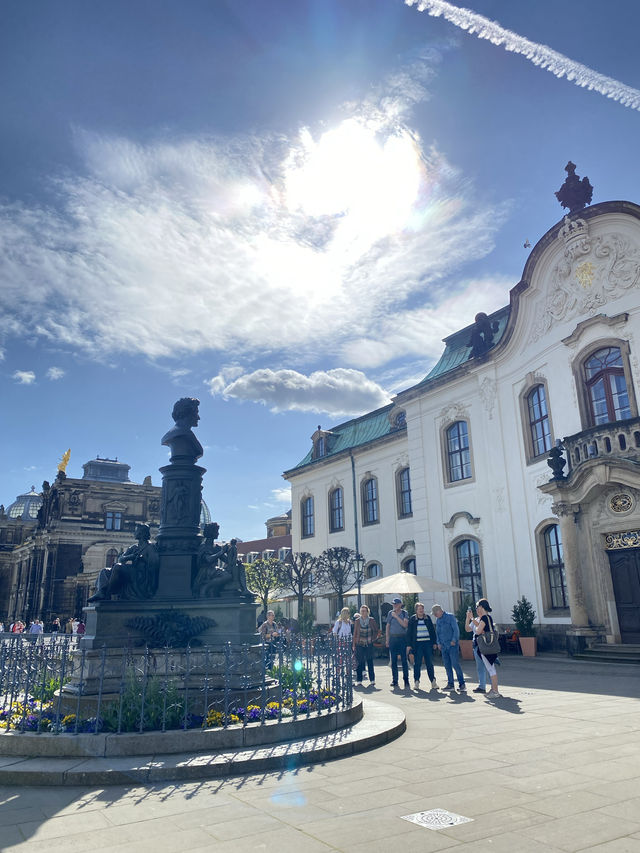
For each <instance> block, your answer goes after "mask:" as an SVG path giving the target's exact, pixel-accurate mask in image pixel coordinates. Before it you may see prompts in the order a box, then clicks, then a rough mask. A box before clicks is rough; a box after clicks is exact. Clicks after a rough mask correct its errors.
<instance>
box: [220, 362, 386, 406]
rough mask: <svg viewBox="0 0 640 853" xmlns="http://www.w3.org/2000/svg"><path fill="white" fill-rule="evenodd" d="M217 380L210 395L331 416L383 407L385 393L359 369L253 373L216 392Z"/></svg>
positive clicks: (258, 371) (261, 371)
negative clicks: (304, 372) (306, 374)
mask: <svg viewBox="0 0 640 853" xmlns="http://www.w3.org/2000/svg"><path fill="white" fill-rule="evenodd" d="M218 380H219V377H217V376H216V377H214V378H213V379H212V380H211V381H210V383H209V384H210V387H211V393H212V394H216V393H222V394H224V396H225V397H234V398H236V399H240V400H251V401H253V402H256V403H263V404H264V405H265V406H268V407H269V408H270V409H271V411H272V412H285V411H292V410H296V411H299V412H326V413H327V414H328V415H331V416H332V417H338V416H342V415H358V414H362V413H363V412H368V411H370V410H371V409H376V408H378V407H380V406H384V405H386V403H388V402H389V401H390V397H389V394H388V393H387V392H386V391H385V390H384V389H383V388H381V387H380V386H379V385H377V384H376V383H375V382H372V381H371V380H370V379H367V377H366V376H365V375H364V373H362V372H361V371H359V370H348V369H346V368H336V369H335V370H318V371H315V372H314V373H311V374H310V375H309V376H305V375H304V374H303V373H299V372H298V371H296V370H270V369H261V370H255V371H253V373H247V374H244V375H242V376H239V377H238V378H237V379H234V380H233V381H232V382H230V383H229V384H228V385H226V386H225V387H224V388H223V389H222V390H220V382H219V381H218Z"/></svg>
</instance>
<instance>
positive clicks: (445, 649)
mask: <svg viewBox="0 0 640 853" xmlns="http://www.w3.org/2000/svg"><path fill="white" fill-rule="evenodd" d="M431 613H432V615H433V616H435V618H436V639H437V641H438V648H439V649H440V651H441V653H442V663H443V664H444V668H445V670H446V672H447V686H446V687H445V688H444V689H445V690H455V689H456V686H455V684H454V683H453V671H454V670H455V672H456V675H457V676H458V684H459V687H460V692H461V693H465V692H466V690H467V688H466V686H465V683H464V673H463V671H462V667H461V666H460V629H459V628H458V622H457V620H456V617H455V616H454V615H453V613H446V612H445V611H444V610H443V609H442V607H440V605H439V604H434V605H433V607H432V608H431Z"/></svg>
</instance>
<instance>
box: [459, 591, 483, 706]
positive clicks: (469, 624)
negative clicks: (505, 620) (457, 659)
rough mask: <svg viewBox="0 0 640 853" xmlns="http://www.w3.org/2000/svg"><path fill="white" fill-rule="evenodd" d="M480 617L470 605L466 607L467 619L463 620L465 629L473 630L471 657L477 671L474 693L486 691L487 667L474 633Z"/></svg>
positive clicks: (476, 630)
mask: <svg viewBox="0 0 640 853" xmlns="http://www.w3.org/2000/svg"><path fill="white" fill-rule="evenodd" d="M479 621H480V618H479V617H478V618H477V619H476V618H475V617H474V615H473V610H472V609H471V608H470V607H467V619H466V622H465V625H464V627H465V630H466V631H471V632H473V646H472V648H473V657H474V659H475V662H476V672H477V673H478V686H477V687H474V688H473V692H474V693H486V692H487V668H486V666H485V665H484V661H483V660H482V655H481V654H480V651H479V649H478V641H477V639H476V634H477V632H478V623H479Z"/></svg>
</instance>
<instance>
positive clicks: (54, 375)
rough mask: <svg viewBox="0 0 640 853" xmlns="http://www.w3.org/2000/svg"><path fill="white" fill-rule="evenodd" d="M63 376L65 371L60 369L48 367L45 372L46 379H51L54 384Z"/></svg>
mask: <svg viewBox="0 0 640 853" xmlns="http://www.w3.org/2000/svg"><path fill="white" fill-rule="evenodd" d="M64 375H65V371H64V370H63V369H62V368H61V367H50V368H49V370H47V379H51V380H52V381H53V382H55V380H56V379H62V377H63V376H64Z"/></svg>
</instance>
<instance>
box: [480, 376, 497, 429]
mask: <svg viewBox="0 0 640 853" xmlns="http://www.w3.org/2000/svg"><path fill="white" fill-rule="evenodd" d="M497 389H498V384H497V382H496V381H495V380H493V379H489V377H488V376H485V377H484V379H483V380H482V382H481V383H480V399H481V400H482V405H483V407H484V410H485V412H486V413H487V415H488V416H489V420H492V418H493V407H494V405H495V402H496V392H497Z"/></svg>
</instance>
